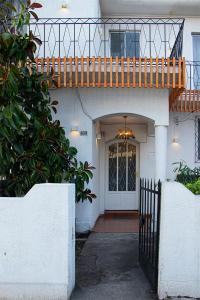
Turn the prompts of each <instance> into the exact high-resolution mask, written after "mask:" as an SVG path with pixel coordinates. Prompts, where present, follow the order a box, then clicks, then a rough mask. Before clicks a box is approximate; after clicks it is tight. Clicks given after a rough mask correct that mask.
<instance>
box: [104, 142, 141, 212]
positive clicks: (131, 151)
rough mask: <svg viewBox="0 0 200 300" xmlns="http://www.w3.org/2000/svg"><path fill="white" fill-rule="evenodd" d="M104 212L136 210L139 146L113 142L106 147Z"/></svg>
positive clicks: (134, 143)
mask: <svg viewBox="0 0 200 300" xmlns="http://www.w3.org/2000/svg"><path fill="white" fill-rule="evenodd" d="M105 171H106V174H105V181H106V182H105V189H106V191H105V210H137V209H138V178H139V176H138V175H139V145H138V144H137V143H136V142H132V141H127V142H124V141H122V140H113V141H111V142H108V143H107V145H106V170H105Z"/></svg>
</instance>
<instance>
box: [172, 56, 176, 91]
mask: <svg viewBox="0 0 200 300" xmlns="http://www.w3.org/2000/svg"><path fill="white" fill-rule="evenodd" d="M172 65H173V72H172V87H173V89H174V88H175V87H176V59H175V57H173V58H172Z"/></svg>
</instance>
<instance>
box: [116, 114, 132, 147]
mask: <svg viewBox="0 0 200 300" xmlns="http://www.w3.org/2000/svg"><path fill="white" fill-rule="evenodd" d="M123 118H124V128H120V129H119V130H118V132H117V135H116V137H115V138H116V139H121V140H124V142H126V141H127V140H130V139H135V134H134V133H133V130H132V129H130V128H128V127H127V118H128V117H127V116H124V117H123Z"/></svg>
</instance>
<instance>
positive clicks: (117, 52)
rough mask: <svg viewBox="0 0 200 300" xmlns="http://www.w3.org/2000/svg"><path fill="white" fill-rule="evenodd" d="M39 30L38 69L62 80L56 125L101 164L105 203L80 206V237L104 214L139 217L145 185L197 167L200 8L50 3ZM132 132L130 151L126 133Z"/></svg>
mask: <svg viewBox="0 0 200 300" xmlns="http://www.w3.org/2000/svg"><path fill="white" fill-rule="evenodd" d="M42 4H43V8H42V9H41V10H39V11H38V15H39V17H40V20H39V22H38V23H37V25H36V24H32V25H31V29H32V30H33V31H34V32H35V33H36V34H37V35H38V36H40V38H41V40H42V41H43V45H42V46H41V48H40V49H39V51H38V54H37V56H38V60H37V67H38V69H39V70H40V71H42V72H47V73H48V72H49V69H50V67H53V68H54V71H55V75H58V77H56V78H57V80H58V86H59V88H57V89H55V88H54V89H52V90H51V94H52V97H54V98H56V99H57V100H59V107H58V114H57V115H56V118H58V119H59V120H60V121H61V124H62V126H63V127H64V128H65V129H66V135H67V136H69V137H70V140H71V143H72V144H73V145H75V146H76V147H77V148H78V151H79V158H80V159H81V160H87V161H89V162H90V163H92V165H94V166H95V167H96V170H95V176H94V179H93V180H92V182H91V189H92V190H93V191H94V192H95V193H96V195H97V199H96V200H95V201H94V202H93V204H92V205H91V204H90V203H87V202H86V203H83V204H78V205H77V207H76V224H77V229H78V230H79V231H84V230H88V229H91V228H92V227H93V225H94V224H95V221H96V220H97V218H98V216H99V215H100V214H103V213H104V211H105V210H138V194H139V193H138V192H139V186H138V184H139V178H140V177H145V178H156V179H161V180H165V179H167V178H169V179H171V178H174V173H173V169H174V166H173V165H172V164H173V163H174V162H179V161H180V160H184V161H186V163H187V164H188V165H189V166H190V167H194V166H196V165H198V162H199V159H200V145H199V137H198V135H199V126H200V123H199V121H198V110H199V91H198V89H199V85H200V83H199V74H200V73H199V72H200V65H199V64H198V61H199V60H200V50H199V45H200V35H199V33H200V18H199V17H198V14H199V12H200V5H199V1H196V0H193V1H190V3H189V4H188V1H185V0H180V1H169V0H168V1H156V0H155V1H153V2H152V1H151V2H150V1H148V0H145V1H143V2H142V4H141V3H140V1H134V0H132V1H131V0H127V1H114V0H109V1H106V0H99V1H98V0H87V1H80V0H74V1H72V0H68V1H67V0H66V1H53V2H52V1H50V0H45V1H44V0H43V1H42ZM123 116H127V117H128V118H127V126H128V127H129V128H130V129H131V130H132V131H133V134H134V136H135V138H134V139H129V141H128V143H127V146H126V149H125V148H124V144H123V141H120V140H117V139H116V135H117V131H118V130H119V129H120V128H123V127H124V118H123Z"/></svg>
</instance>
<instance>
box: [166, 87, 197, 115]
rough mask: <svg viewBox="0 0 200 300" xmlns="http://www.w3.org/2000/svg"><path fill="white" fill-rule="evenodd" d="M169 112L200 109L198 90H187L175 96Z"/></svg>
mask: <svg viewBox="0 0 200 300" xmlns="http://www.w3.org/2000/svg"><path fill="white" fill-rule="evenodd" d="M170 111H171V112H195V111H196V112H197V111H200V90H187V89H184V90H183V92H182V93H181V94H180V95H179V96H178V97H177V98H176V97H175V101H174V102H173V104H172V105H171V107H170Z"/></svg>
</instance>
